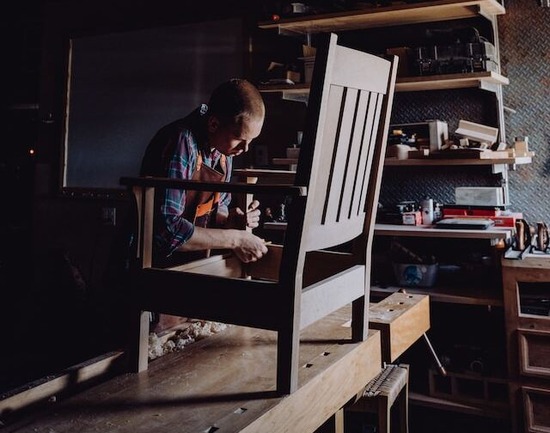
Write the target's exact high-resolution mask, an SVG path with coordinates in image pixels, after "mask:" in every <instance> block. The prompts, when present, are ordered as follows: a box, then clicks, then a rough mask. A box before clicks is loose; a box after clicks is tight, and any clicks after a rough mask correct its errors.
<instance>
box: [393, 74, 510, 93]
mask: <svg viewBox="0 0 550 433" xmlns="http://www.w3.org/2000/svg"><path fill="white" fill-rule="evenodd" d="M509 83H510V80H509V79H508V78H506V77H504V76H502V75H500V74H498V73H496V72H492V71H481V72H471V73H465V74H444V75H423V76H420V77H400V78H398V79H397V83H396V85H395V90H396V91H397V92H416V91H422V90H449V89H468V88H481V89H484V90H489V91H494V90H495V87H494V86H497V85H506V84H509Z"/></svg>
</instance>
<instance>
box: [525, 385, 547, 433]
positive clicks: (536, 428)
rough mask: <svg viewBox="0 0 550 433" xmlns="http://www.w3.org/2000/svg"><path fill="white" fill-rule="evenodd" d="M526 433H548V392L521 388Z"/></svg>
mask: <svg viewBox="0 0 550 433" xmlns="http://www.w3.org/2000/svg"><path fill="white" fill-rule="evenodd" d="M521 391H522V393H523V405H524V411H525V412H524V413H525V431H526V433H550V390H549V389H540V388H532V387H526V386H524V387H522V388H521Z"/></svg>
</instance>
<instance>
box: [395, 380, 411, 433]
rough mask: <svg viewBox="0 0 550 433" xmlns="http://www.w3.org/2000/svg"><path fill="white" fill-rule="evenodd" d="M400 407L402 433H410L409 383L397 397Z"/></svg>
mask: <svg viewBox="0 0 550 433" xmlns="http://www.w3.org/2000/svg"><path fill="white" fill-rule="evenodd" d="M397 400H398V402H397V403H398V405H399V424H400V430H399V431H400V432H401V433H409V383H408V381H407V384H406V385H405V388H404V389H402V390H401V392H400V394H399V396H398V397H397Z"/></svg>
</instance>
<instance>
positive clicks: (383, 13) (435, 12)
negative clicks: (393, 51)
mask: <svg viewBox="0 0 550 433" xmlns="http://www.w3.org/2000/svg"><path fill="white" fill-rule="evenodd" d="M504 13H506V10H505V8H504V6H503V5H501V4H500V3H499V2H498V1H496V0H474V1H456V0H443V1H429V2H421V3H416V2H415V3H402V4H393V5H391V6H383V7H376V6H372V7H370V8H363V9H356V10H350V11H346V12H338V13H330V14H319V15H311V16H305V17H304V16H300V17H296V18H285V19H281V20H279V21H267V22H261V23H259V24H258V25H259V27H260V28H262V29H277V30H278V31H279V33H281V34H296V33H298V34H308V33H322V32H333V31H344V30H358V29H367V28H377V27H388V26H395V25H406V24H418V23H426V22H433V21H447V20H455V19H464V18H473V17H476V16H485V17H494V16H496V15H502V14H504Z"/></svg>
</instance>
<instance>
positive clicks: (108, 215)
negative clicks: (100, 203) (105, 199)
mask: <svg viewBox="0 0 550 433" xmlns="http://www.w3.org/2000/svg"><path fill="white" fill-rule="evenodd" d="M101 222H102V223H103V225H106V226H116V207H104V208H101Z"/></svg>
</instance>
